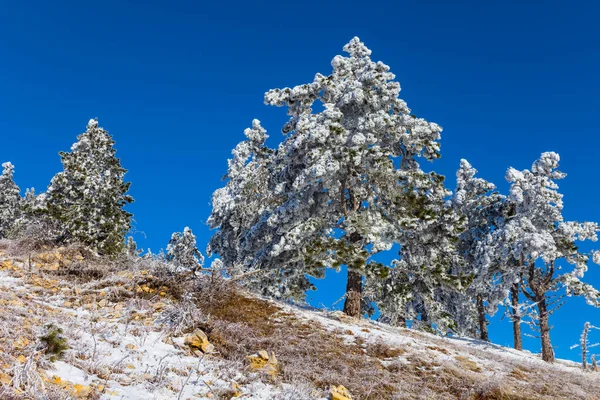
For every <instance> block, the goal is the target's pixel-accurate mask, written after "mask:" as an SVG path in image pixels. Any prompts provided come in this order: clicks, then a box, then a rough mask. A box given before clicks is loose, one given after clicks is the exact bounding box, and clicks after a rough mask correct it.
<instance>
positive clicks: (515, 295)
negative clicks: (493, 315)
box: [510, 283, 523, 350]
mask: <svg viewBox="0 0 600 400" xmlns="http://www.w3.org/2000/svg"><path fill="white" fill-rule="evenodd" d="M510 300H511V303H512V321H513V339H514V348H515V349H517V350H523V338H522V337H521V316H520V315H519V285H518V284H516V283H515V284H513V285H512V287H511V288H510Z"/></svg>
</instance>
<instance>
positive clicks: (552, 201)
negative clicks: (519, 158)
mask: <svg viewBox="0 0 600 400" xmlns="http://www.w3.org/2000/svg"><path fill="white" fill-rule="evenodd" d="M559 160H560V157H559V155H558V154H556V153H553V152H546V153H542V155H541V156H540V158H539V159H538V160H536V161H535V162H534V163H533V165H532V168H531V171H529V170H523V171H518V170H516V169H514V168H509V170H508V172H507V173H506V179H507V181H508V182H510V183H511V187H510V196H509V201H510V202H512V203H513V204H514V215H513V216H512V217H510V218H509V220H508V221H507V222H506V224H504V226H503V227H502V228H501V229H498V230H496V231H495V232H494V234H495V235H496V238H497V243H498V244H499V246H500V249H501V252H502V254H503V256H504V258H505V259H507V260H519V265H516V268H515V273H516V274H518V275H520V276H521V277H522V281H521V290H522V292H523V293H524V294H525V296H526V297H527V298H528V299H529V300H530V301H532V302H533V303H535V304H536V307H537V310H538V318H539V320H538V326H539V331H540V337H541V344H542V359H543V360H544V361H548V362H553V361H554V351H553V349H552V344H551V342H550V329H551V327H550V324H549V317H550V315H551V314H552V312H553V311H554V310H553V309H552V307H550V303H551V297H550V296H552V295H553V294H555V293H557V292H559V291H560V290H561V289H563V288H564V289H566V294H567V295H581V296H584V297H585V299H586V300H587V302H588V304H590V305H593V306H596V307H599V306H600V292H599V291H598V290H596V289H595V288H594V287H593V286H591V285H589V284H587V283H584V282H582V281H581V278H583V276H584V274H585V272H586V271H587V268H588V267H587V264H588V259H589V256H588V255H587V254H584V253H581V252H580V251H579V250H578V248H577V246H576V241H582V240H592V241H596V240H597V232H598V230H599V229H600V228H599V227H598V224H596V223H593V222H583V223H579V222H570V221H564V218H563V215H562V211H563V201H562V194H560V193H559V192H558V185H557V184H556V182H555V181H556V180H560V179H562V178H564V177H565V174H564V173H562V172H560V171H558V170H557V168H558V162H559ZM593 259H594V262H596V263H600V252H595V253H594V257H593ZM568 265H571V266H572V268H567V266H568Z"/></svg>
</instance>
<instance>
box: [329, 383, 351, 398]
mask: <svg viewBox="0 0 600 400" xmlns="http://www.w3.org/2000/svg"><path fill="white" fill-rule="evenodd" d="M330 395H331V400H352V396H350V392H348V389H346V388H345V387H344V386H342V385H340V386H337V387H336V386H332V387H331V391H330Z"/></svg>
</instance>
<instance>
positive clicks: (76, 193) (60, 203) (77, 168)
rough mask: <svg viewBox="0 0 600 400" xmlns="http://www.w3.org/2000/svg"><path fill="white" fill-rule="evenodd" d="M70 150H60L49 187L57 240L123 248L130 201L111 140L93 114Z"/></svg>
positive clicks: (114, 249) (105, 250) (106, 251)
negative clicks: (57, 167) (58, 167)
mask: <svg viewBox="0 0 600 400" xmlns="http://www.w3.org/2000/svg"><path fill="white" fill-rule="evenodd" d="M77 139H78V140H77V142H76V143H75V144H73V146H72V147H71V151H70V152H61V153H60V156H61V159H62V164H63V171H62V172H60V173H58V174H57V175H55V176H54V178H52V181H51V183H50V186H49V187H48V210H49V213H50V215H51V216H52V217H53V218H55V219H57V220H58V221H60V223H61V232H60V236H59V241H62V242H67V243H68V242H77V243H81V244H84V245H86V246H89V247H91V248H93V249H95V250H96V251H98V252H99V253H101V254H116V253H118V252H120V251H122V250H123V248H124V245H125V243H124V236H125V234H126V233H127V232H128V231H129V229H130V227H131V214H130V213H128V212H127V211H125V210H124V207H125V206H126V205H127V204H129V203H131V202H133V198H132V197H131V196H129V195H128V194H127V191H128V190H129V186H130V183H129V182H125V181H124V176H125V173H126V172H127V171H126V170H125V169H124V168H123V167H122V166H121V163H120V161H119V159H118V158H116V157H115V153H116V150H115V149H114V147H113V146H114V144H115V142H114V140H113V139H112V137H111V136H110V135H109V134H108V132H107V131H105V130H104V129H102V128H101V127H99V126H98V120H97V119H92V120H90V121H89V123H88V125H87V130H86V131H85V132H84V133H82V134H81V135H79V136H78V137H77Z"/></svg>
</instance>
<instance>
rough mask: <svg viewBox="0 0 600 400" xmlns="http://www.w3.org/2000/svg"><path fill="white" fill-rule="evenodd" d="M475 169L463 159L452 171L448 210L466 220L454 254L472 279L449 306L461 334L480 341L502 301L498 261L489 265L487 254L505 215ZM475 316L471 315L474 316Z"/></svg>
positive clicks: (500, 202) (503, 204)
mask: <svg viewBox="0 0 600 400" xmlns="http://www.w3.org/2000/svg"><path fill="white" fill-rule="evenodd" d="M476 173H477V170H476V169H475V168H473V167H472V166H471V164H470V163H469V162H468V161H467V160H461V162H460V168H459V169H458V171H457V172H456V190H455V193H454V195H453V196H452V200H451V203H452V207H453V209H454V210H456V212H457V213H459V215H461V216H462V217H463V218H464V219H465V221H466V229H465V230H464V231H463V232H461V234H460V236H459V242H458V249H457V250H458V253H459V255H460V256H461V257H462V259H463V264H462V267H463V273H464V274H466V275H470V276H471V277H472V282H471V283H470V284H469V285H468V287H467V288H466V290H465V292H464V296H461V295H460V294H456V295H454V296H453V297H452V298H450V300H451V302H450V303H449V306H451V307H452V309H453V314H454V318H455V319H456V320H457V321H459V325H460V326H461V327H462V330H463V332H465V333H468V334H469V336H471V335H472V334H473V333H474V331H477V332H478V336H479V338H480V339H481V340H486V341H488V340H489V336H488V330H487V325H488V321H487V319H486V315H487V314H493V313H495V311H496V310H497V308H498V304H500V302H502V301H503V300H504V298H506V288H505V285H504V284H503V281H502V266H503V264H502V263H500V262H497V261H496V262H492V260H491V259H490V254H489V252H488V251H487V248H486V247H487V246H488V244H489V243H490V242H491V241H492V240H493V239H492V233H493V232H494V231H495V230H497V229H500V228H501V227H502V226H504V223H505V221H506V216H507V212H508V210H507V206H506V202H505V201H504V200H505V197H504V196H502V195H501V194H499V193H498V192H496V191H494V190H495V189H496V186H495V185H494V184H492V183H490V182H488V181H486V180H484V179H481V178H477V177H476V176H475V175H476ZM474 313H475V315H474Z"/></svg>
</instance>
